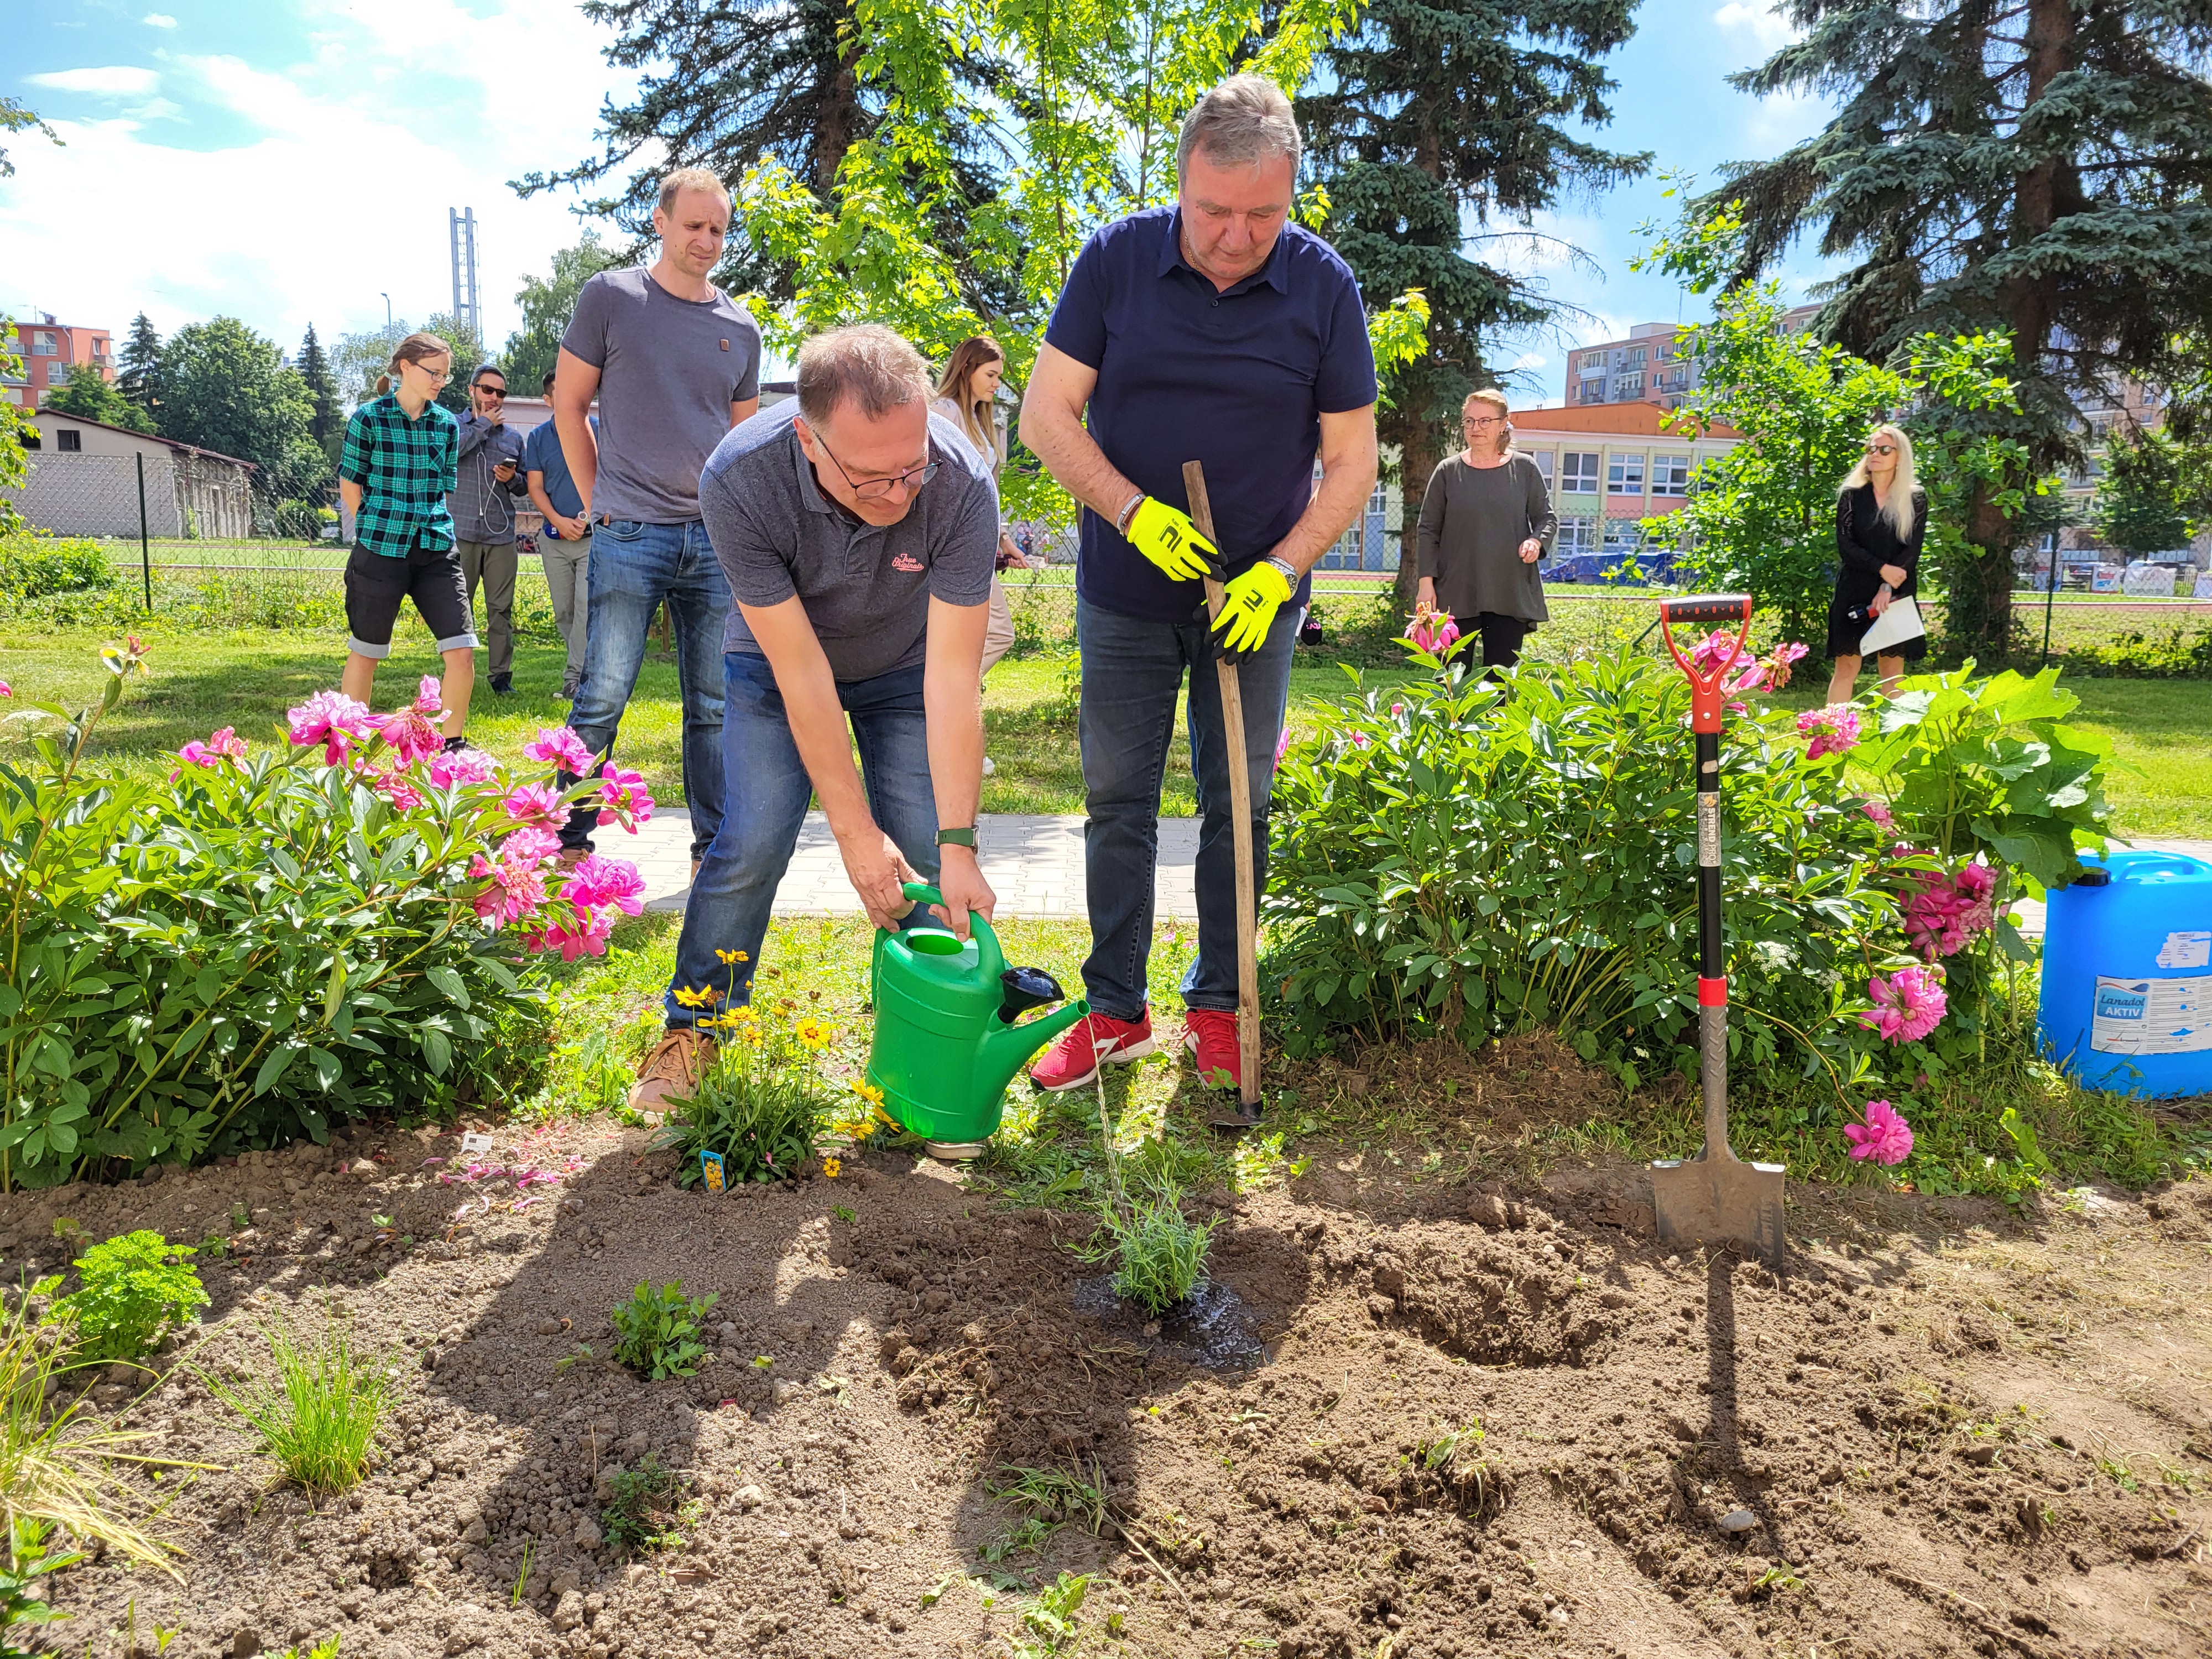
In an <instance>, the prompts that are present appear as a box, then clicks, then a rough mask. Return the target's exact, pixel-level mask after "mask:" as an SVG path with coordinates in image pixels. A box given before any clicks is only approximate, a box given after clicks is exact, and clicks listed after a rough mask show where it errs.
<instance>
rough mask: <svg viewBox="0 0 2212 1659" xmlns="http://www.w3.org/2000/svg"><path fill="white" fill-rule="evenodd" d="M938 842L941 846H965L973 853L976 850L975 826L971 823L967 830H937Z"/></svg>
mask: <svg viewBox="0 0 2212 1659" xmlns="http://www.w3.org/2000/svg"><path fill="white" fill-rule="evenodd" d="M937 844H938V845H939V847H964V848H967V849H968V850H969V852H971V853H972V852H974V851H975V826H974V825H973V824H970V825H969V827H968V828H967V829H940V830H939V831H938V832H937Z"/></svg>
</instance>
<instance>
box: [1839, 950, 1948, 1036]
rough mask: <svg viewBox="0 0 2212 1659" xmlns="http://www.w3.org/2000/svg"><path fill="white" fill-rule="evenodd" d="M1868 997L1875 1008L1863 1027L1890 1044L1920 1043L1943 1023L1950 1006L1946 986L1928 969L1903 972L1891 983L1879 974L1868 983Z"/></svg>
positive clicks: (1862, 1021) (1861, 1020) (1862, 1019)
mask: <svg viewBox="0 0 2212 1659" xmlns="http://www.w3.org/2000/svg"><path fill="white" fill-rule="evenodd" d="M1867 995H1868V996H1869V997H1870V998H1872V999H1873V1001H1874V1006H1873V1007H1872V1008H1871V1009H1869V1010H1868V1012H1865V1013H1863V1014H1861V1015H1860V1016H1859V1024H1862V1025H1864V1026H1867V1027H1869V1028H1870V1029H1872V1030H1877V1031H1880V1032H1881V1035H1882V1037H1883V1039H1884V1041H1886V1042H1919V1041H1920V1039H1921V1038H1923V1037H1924V1036H1927V1035H1928V1034H1929V1032H1930V1031H1932V1030H1935V1029H1936V1027H1937V1026H1938V1025H1941V1024H1942V1023H1943V1011H1944V1009H1945V1008H1946V1007H1947V1006H1948V1003H1947V1002H1946V1001H1945V1000H1944V996H1943V987H1942V983H1941V982H1940V981H1938V980H1937V979H1936V975H1934V974H1932V973H1930V972H1929V970H1928V969H1925V968H1900V969H1898V970H1897V971H1896V972H1895V973H1893V974H1892V975H1890V976H1889V977H1888V978H1887V979H1884V978H1883V977H1882V976H1881V975H1880V974H1876V975H1874V977H1873V978H1871V979H1869V980H1868V981H1867Z"/></svg>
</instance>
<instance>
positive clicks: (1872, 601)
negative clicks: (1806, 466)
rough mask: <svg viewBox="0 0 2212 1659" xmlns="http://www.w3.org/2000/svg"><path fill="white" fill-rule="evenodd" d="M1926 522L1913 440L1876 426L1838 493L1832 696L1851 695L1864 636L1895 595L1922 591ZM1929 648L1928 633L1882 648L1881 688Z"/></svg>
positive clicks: (1892, 684)
mask: <svg viewBox="0 0 2212 1659" xmlns="http://www.w3.org/2000/svg"><path fill="white" fill-rule="evenodd" d="M1927 529H1928V496H1927V495H1926V493H1925V492H1924V491H1923V490H1922V489H1920V487H1919V486H1918V485H1917V483H1914V481H1913V473H1912V440H1911V439H1910V438H1908V437H1906V436H1905V434H1904V433H1903V432H1901V431H1899V429H1898V428H1896V427H1893V426H1878V427H1876V428H1875V429H1874V432H1873V434H1872V435H1870V436H1869V438H1868V439H1867V442H1866V453H1865V454H1864V455H1863V457H1861V458H1860V460H1859V464H1858V465H1857V466H1855V467H1853V468H1852V469H1851V475H1850V477H1848V478H1846V479H1844V487H1843V489H1842V492H1841V493H1840V494H1839V495H1838V496H1837V497H1836V597H1835V599H1834V600H1833V602H1832V603H1831V604H1830V605H1829V606H1828V655H1829V656H1830V657H1831V658H1832V659H1834V662H1835V665H1836V668H1835V673H1834V675H1833V677H1832V678H1831V679H1830V680H1829V682H1828V701H1829V702H1850V700H1851V687H1852V684H1854V683H1855V682H1856V681H1857V678H1858V677H1859V666H1860V665H1861V664H1862V663H1863V661H1864V660H1865V654H1864V653H1863V651H1862V650H1861V648H1860V644H1859V642H1860V641H1862V640H1863V639H1864V638H1865V637H1866V633H1867V630H1868V629H1870V628H1872V627H1873V626H1874V622H1875V617H1879V616H1881V613H1882V612H1883V611H1887V610H1888V609H1889V607H1890V605H1891V603H1892V602H1893V600H1897V599H1911V598H1912V597H1913V595H1914V594H1915V593H1916V592H1917V591H1918V585H1919V575H1920V542H1921V538H1922V537H1923V535H1924V534H1926V532H1927ZM1927 653H1928V636H1927V635H1924V634H1923V635H1917V636H1916V637H1914V638H1912V639H1909V640H1899V641H1897V642H1896V643H1895V645H1894V646H1893V647H1888V648H1885V649H1883V650H1882V651H1881V652H1880V653H1877V655H1876V657H1875V663H1876V665H1877V666H1878V668H1879V671H1880V672H1881V690H1882V693H1883V695H1884V696H1887V695H1888V694H1889V693H1890V692H1891V691H1893V690H1896V688H1897V683H1898V681H1899V680H1900V679H1902V678H1904V676H1905V664H1906V663H1907V662H1917V661H1919V660H1920V659H1921V658H1922V657H1923V656H1925V655H1926V654H1927Z"/></svg>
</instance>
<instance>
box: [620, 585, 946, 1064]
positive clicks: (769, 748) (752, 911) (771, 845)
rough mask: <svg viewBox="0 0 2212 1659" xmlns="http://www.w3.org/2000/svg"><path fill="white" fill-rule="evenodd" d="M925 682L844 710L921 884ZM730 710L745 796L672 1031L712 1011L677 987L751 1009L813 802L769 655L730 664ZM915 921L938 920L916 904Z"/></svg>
mask: <svg viewBox="0 0 2212 1659" xmlns="http://www.w3.org/2000/svg"><path fill="white" fill-rule="evenodd" d="M593 562H594V563H596V562H598V556H597V555H596V554H594V555H593ZM921 673H922V671H921V669H920V668H901V669H897V670H895V671H892V672H890V673H889V674H879V675H878V676H877V677H876V678H874V679H872V680H854V681H851V682H849V683H846V684H839V686H838V687H837V701H838V702H840V703H842V705H843V706H844V709H845V712H846V714H848V715H850V716H851V717H852V721H853V737H854V743H855V744H856V745H857V746H858V748H859V749H860V781H861V783H862V785H863V786H864V787H866V790H867V793H868V810H869V811H871V812H872V813H873V814H874V816H875V820H876V823H877V824H878V827H879V828H881V829H882V830H883V831H884V834H885V835H887V836H890V838H891V840H892V841H893V842H896V843H897V846H898V849H899V851H900V852H902V853H903V854H906V861H907V862H908V864H910V865H912V866H914V868H915V870H916V871H917V872H919V873H920V874H921V878H922V879H923V880H925V881H935V880H936V879H937V867H938V866H937V797H936V795H935V794H934V793H932V792H931V789H930V785H929V744H928V740H927V729H926V723H925V721H924V719H923V715H922V705H921ZM722 707H723V710H724V714H723V720H722V758H723V764H724V766H725V767H726V769H727V770H728V773H729V775H730V776H732V777H733V778H742V779H744V784H745V787H744V789H743V790H742V791H741V792H740V793H739V796H738V799H737V800H736V801H734V802H733V803H732V805H731V807H730V810H729V811H728V812H727V813H726V814H725V815H724V817H723V818H722V827H721V832H720V834H719V835H717V836H715V837H714V845H713V846H711V847H709V848H708V849H707V861H706V862H705V863H704V864H702V865H701V866H699V874H698V877H697V878H696V880H694V881H693V882H692V884H691V897H690V902H689V903H687V904H686V905H685V907H684V934H683V937H682V938H681V939H678V941H677V945H676V977H675V978H674V979H673V980H671V981H670V982H669V987H668V995H667V997H666V999H665V1001H666V1006H667V1010H668V1024H669V1028H670V1029H671V1030H675V1029H676V1028H678V1027H679V1026H688V1025H690V1024H691V1023H692V1022H693V1021H694V1020H696V1019H697V1018H698V1017H699V1015H700V1014H701V1013H703V1012H707V1011H706V1010H704V1009H692V1008H686V1007H684V1006H683V1005H682V1004H680V1003H678V1001H677V1000H676V992H677V988H678V987H680V986H689V987H695V988H699V989H713V990H715V991H720V992H722V993H723V994H724V998H725V1000H724V1001H723V1002H722V1003H721V1005H720V1006H721V1007H723V1008H731V1007H736V1006H740V1005H742V1004H744V1003H747V1002H750V1001H751V1000H752V983H753V971H754V969H757V968H758V967H759V966H760V954H761V945H762V942H763V940H764V939H767V937H768V919H769V910H770V909H771V908H773V906H774V905H775V890H776V885H777V884H778V883H780V882H781V881H782V879H783V872H784V871H785V870H786V869H787V868H788V867H789V866H790V864H791V854H792V849H793V848H795V847H797V846H798V845H799V826H800V824H802V823H804V822H805V818H806V805H807V802H808V801H809V800H811V799H812V798H813V794H814V781H813V780H812V779H811V778H810V777H809V776H807V774H806V766H805V763H804V762H803V761H801V760H800V759H799V745H798V744H796V743H794V742H793V740H792V736H791V722H790V720H788V719H787V717H786V716H785V714H784V710H783V693H782V692H781V691H780V690H777V689H776V684H775V670H774V669H772V668H770V667H769V662H768V659H767V658H766V657H763V656H757V655H755V654H754V653H751V652H748V651H732V652H730V653H728V654H727V655H726V656H725V657H724V658H723V659H722ZM928 914H929V913H928V911H927V910H926V909H924V908H922V907H921V906H919V905H917V906H916V907H915V915H916V917H917V918H919V917H921V916H926V915H928ZM716 951H744V958H745V959H744V961H743V962H741V963H738V964H737V965H736V966H735V967H729V966H726V965H725V964H724V963H723V962H722V960H721V958H720V957H718V956H716V955H715V954H714V953H715V952H716Z"/></svg>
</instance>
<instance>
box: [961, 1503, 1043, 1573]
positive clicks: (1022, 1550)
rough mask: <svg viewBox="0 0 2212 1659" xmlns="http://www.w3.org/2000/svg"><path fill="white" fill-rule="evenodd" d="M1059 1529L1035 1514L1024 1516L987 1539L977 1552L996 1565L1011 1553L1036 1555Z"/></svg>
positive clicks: (981, 1557)
mask: <svg viewBox="0 0 2212 1659" xmlns="http://www.w3.org/2000/svg"><path fill="white" fill-rule="evenodd" d="M1059 1530H1060V1528H1058V1527H1057V1526H1056V1525H1054V1524H1053V1523H1052V1522H1048V1521H1045V1520H1042V1519H1040V1518H1039V1517H1038V1516H1034V1515H1028V1516H1023V1517H1022V1518H1021V1519H1020V1520H1019V1521H1017V1522H1014V1523H1013V1524H1012V1526H1010V1527H1006V1528H1002V1529H1001V1530H1000V1532H999V1533H998V1534H996V1535H995V1536H994V1537H991V1538H989V1539H987V1540H986V1541H984V1543H983V1545H982V1547H981V1548H980V1549H978V1550H977V1551H976V1552H975V1553H976V1555H977V1556H978V1557H979V1558H980V1559H982V1560H985V1561H988V1562H989V1563H991V1565H994V1566H996V1565H998V1564H999V1563H1000V1562H1001V1561H1004V1560H1005V1559H1006V1558H1007V1557H1008V1556H1010V1555H1023V1554H1030V1555H1034V1554H1035V1553H1036V1552H1037V1551H1039V1550H1040V1549H1042V1548H1043V1547H1044V1546H1045V1543H1046V1541H1047V1540H1048V1539H1050V1538H1051V1536H1052V1535H1053V1534H1054V1533H1056V1532H1058V1531H1059Z"/></svg>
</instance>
